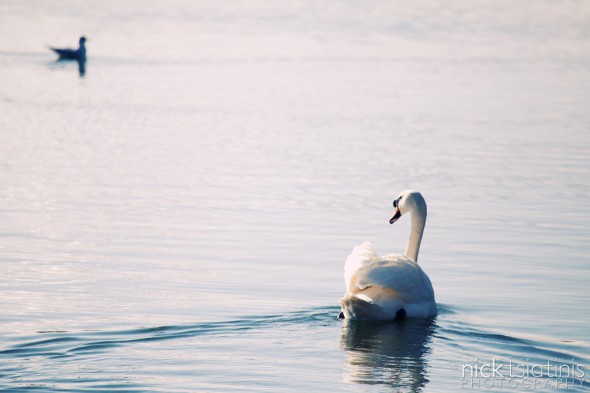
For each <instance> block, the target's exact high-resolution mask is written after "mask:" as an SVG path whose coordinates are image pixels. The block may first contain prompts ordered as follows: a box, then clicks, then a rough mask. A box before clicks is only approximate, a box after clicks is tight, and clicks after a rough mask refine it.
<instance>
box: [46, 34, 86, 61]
mask: <svg viewBox="0 0 590 393" xmlns="http://www.w3.org/2000/svg"><path fill="white" fill-rule="evenodd" d="M79 42H80V46H79V47H78V49H69V48H68V49H59V48H53V47H50V49H51V50H52V51H54V52H55V53H57V55H58V56H59V59H58V60H77V61H86V37H80V41H79Z"/></svg>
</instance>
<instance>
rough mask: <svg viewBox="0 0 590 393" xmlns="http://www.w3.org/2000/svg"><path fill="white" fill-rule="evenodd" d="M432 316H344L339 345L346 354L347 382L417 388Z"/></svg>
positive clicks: (424, 367) (422, 380)
mask: <svg viewBox="0 0 590 393" xmlns="http://www.w3.org/2000/svg"><path fill="white" fill-rule="evenodd" d="M435 327H436V324H435V322H434V319H426V320H425V319H406V320H403V321H399V322H391V321H383V322H363V321H353V320H349V319H345V320H344V321H343V326H342V336H341V340H340V346H341V349H342V350H343V351H346V353H347V354H348V359H347V361H348V364H347V367H345V371H344V380H345V382H347V383H357V384H386V385H390V386H392V387H395V388H397V389H401V391H406V390H407V391H411V392H416V391H420V390H421V389H422V388H423V387H424V386H425V385H426V383H428V379H427V377H426V374H427V373H426V370H427V359H426V357H427V355H428V354H429V353H430V341H431V337H432V335H433V334H434V331H435Z"/></svg>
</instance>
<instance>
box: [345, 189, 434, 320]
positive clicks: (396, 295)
mask: <svg viewBox="0 0 590 393" xmlns="http://www.w3.org/2000/svg"><path fill="white" fill-rule="evenodd" d="M393 207H394V215H393V217H392V218H391V220H389V223H390V224H393V223H394V222H396V221H397V219H398V218H400V217H401V216H402V214H405V213H407V212H410V213H411V218H412V224H411V230H410V238H409V239H408V243H407V246H406V252H405V255H396V254H389V255H385V256H383V257H379V256H378V255H377V253H376V252H375V248H373V245H372V244H371V243H369V242H364V243H363V244H361V245H360V246H356V247H355V248H354V249H353V250H352V253H351V254H350V255H349V256H348V258H347V259H346V263H345V265H344V282H345V283H346V294H345V295H344V297H343V298H342V299H341V300H340V305H341V306H342V313H341V314H340V316H341V317H344V318H350V319H360V320H393V319H401V318H404V317H406V316H407V317H415V318H427V317H431V316H434V315H436V303H435V301H434V290H433V289H432V284H431V283H430V279H429V278H428V276H427V275H426V273H424V271H423V270H422V269H421V268H420V266H418V263H417V261H418V251H419V250H420V241H421V240H422V234H423V233H424V226H425V224H426V202H425V201H424V198H423V197H422V195H421V194H420V193H419V192H417V191H412V190H406V191H403V192H402V193H401V194H399V196H398V197H397V198H396V199H395V200H394V201H393Z"/></svg>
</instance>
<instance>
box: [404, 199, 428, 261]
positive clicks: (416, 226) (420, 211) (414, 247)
mask: <svg viewBox="0 0 590 393" xmlns="http://www.w3.org/2000/svg"><path fill="white" fill-rule="evenodd" d="M411 221H412V225H411V228H410V238H409V239H408V244H407V245H406V252H405V255H406V257H408V258H410V259H411V260H413V261H415V262H418V251H420V242H421V241H422V234H424V226H425V225H426V206H424V207H422V206H420V207H419V208H417V209H414V210H412V216H411Z"/></svg>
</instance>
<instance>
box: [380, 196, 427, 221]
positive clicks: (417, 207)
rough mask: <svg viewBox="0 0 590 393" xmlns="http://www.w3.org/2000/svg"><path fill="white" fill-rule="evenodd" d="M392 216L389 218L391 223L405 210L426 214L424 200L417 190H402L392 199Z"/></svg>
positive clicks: (404, 212) (405, 211)
mask: <svg viewBox="0 0 590 393" xmlns="http://www.w3.org/2000/svg"><path fill="white" fill-rule="evenodd" d="M393 209H394V210H393V217H391V220H389V223H390V224H393V223H394V222H396V221H397V220H398V218H400V217H401V216H402V214H406V213H407V212H411V211H417V212H420V213H422V214H423V215H424V216H426V201H424V198H423V197H422V194H420V193H419V192H418V191H414V190H405V191H402V192H401V193H400V194H399V195H398V196H397V198H395V200H394V201H393Z"/></svg>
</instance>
